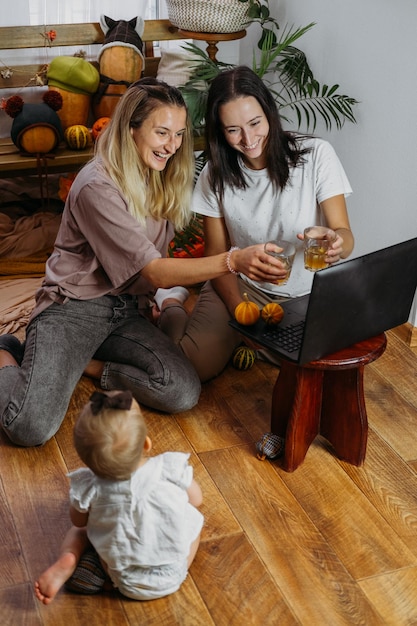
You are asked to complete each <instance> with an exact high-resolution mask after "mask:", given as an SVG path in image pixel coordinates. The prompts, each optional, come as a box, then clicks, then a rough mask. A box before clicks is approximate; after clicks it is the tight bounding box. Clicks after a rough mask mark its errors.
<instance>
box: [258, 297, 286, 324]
mask: <svg viewBox="0 0 417 626" xmlns="http://www.w3.org/2000/svg"><path fill="white" fill-rule="evenodd" d="M261 317H262V319H263V320H264V321H265V322H266V323H267V324H279V322H280V321H281V320H282V318H283V317H284V309H283V308H282V306H281V305H280V304H277V303H276V302H268V304H265V306H264V307H262V311H261Z"/></svg>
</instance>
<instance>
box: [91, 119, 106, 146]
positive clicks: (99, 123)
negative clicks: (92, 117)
mask: <svg viewBox="0 0 417 626" xmlns="http://www.w3.org/2000/svg"><path fill="white" fill-rule="evenodd" d="M109 122H110V118H109V117H99V118H98V120H96V121H95V122H94V124H93V127H92V129H91V135H92V137H93V139H94V141H96V139H97V138H98V137H99V136H100V133H101V132H102V131H103V130H104V129H105V128H106V126H107V124H108V123H109Z"/></svg>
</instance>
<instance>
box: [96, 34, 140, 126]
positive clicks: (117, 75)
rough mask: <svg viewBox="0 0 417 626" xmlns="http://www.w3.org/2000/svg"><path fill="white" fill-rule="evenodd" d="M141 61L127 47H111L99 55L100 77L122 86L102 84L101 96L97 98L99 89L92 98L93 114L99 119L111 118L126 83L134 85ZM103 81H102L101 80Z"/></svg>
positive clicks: (133, 51) (135, 53)
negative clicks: (102, 92) (107, 78)
mask: <svg viewBox="0 0 417 626" xmlns="http://www.w3.org/2000/svg"><path fill="white" fill-rule="evenodd" d="M142 66H143V59H142V57H141V56H140V55H139V54H138V52H137V50H136V49H135V48H133V47H132V48H130V47H128V46H117V45H114V46H111V47H110V48H106V49H104V50H103V51H102V53H101V54H100V76H102V77H103V76H104V77H109V78H111V79H113V80H114V81H116V82H117V81H119V82H120V81H123V83H124V84H119V85H117V84H114V83H113V84H112V83H110V84H107V83H102V84H101V86H100V87H105V92H104V94H103V95H100V97H99V96H98V94H99V93H101V92H100V89H99V90H98V92H97V94H96V95H95V96H94V98H93V112H94V115H95V116H96V117H97V118H99V117H111V116H112V115H113V113H114V111H115V109H116V106H117V105H118V103H119V102H120V98H121V97H122V95H123V94H124V93H125V91H126V89H127V85H126V83H134V82H135V81H136V80H138V79H139V78H140V76H141V73H142ZM102 80H103V79H102Z"/></svg>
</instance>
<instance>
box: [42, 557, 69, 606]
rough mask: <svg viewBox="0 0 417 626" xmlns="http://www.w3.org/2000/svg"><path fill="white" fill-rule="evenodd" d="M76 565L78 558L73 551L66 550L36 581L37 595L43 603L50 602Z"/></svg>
mask: <svg viewBox="0 0 417 626" xmlns="http://www.w3.org/2000/svg"><path fill="white" fill-rule="evenodd" d="M76 566H77V560H76V557H75V554H73V553H72V552H65V553H64V554H63V555H62V556H60V557H59V559H58V560H57V561H55V563H54V564H53V565H51V567H49V568H48V569H47V570H45V571H44V572H43V573H42V574H41V575H40V576H39V579H38V580H37V581H36V582H35V595H36V597H37V598H38V600H40V601H41V602H43V604H50V603H51V602H52V600H53V599H54V598H55V596H56V594H57V593H58V591H59V590H60V589H61V587H62V585H63V584H64V583H65V582H66V581H67V580H68V578H69V577H70V576H71V575H72V574H73V573H74V571H75V568H76Z"/></svg>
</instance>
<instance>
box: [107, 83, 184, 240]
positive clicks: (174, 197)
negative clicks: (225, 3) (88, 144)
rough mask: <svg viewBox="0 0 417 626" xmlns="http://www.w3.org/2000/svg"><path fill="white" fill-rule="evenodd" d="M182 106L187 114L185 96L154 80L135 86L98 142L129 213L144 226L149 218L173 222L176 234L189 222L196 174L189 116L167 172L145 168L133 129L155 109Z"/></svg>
mask: <svg viewBox="0 0 417 626" xmlns="http://www.w3.org/2000/svg"><path fill="white" fill-rule="evenodd" d="M161 106H170V107H179V108H183V109H185V111H187V107H186V105H185V102H184V99H183V97H182V95H181V92H180V91H179V90H178V89H177V88H176V87H172V86H170V85H167V84H166V83H163V82H160V81H157V80H156V79H153V78H144V79H141V80H138V81H137V82H135V83H133V84H132V85H131V86H130V87H129V88H128V89H127V91H126V92H125V94H124V95H123V96H122V98H121V99H120V102H119V104H118V106H117V107H116V109H115V112H114V113H113V116H112V119H111V121H110V123H109V124H108V126H107V127H106V129H105V130H104V131H103V133H102V135H100V139H99V141H97V143H96V154H97V156H99V157H100V158H101V159H102V162H103V164H104V167H105V168H106V170H107V172H108V174H109V176H110V177H111V178H112V180H113V181H114V182H115V183H116V184H117V186H118V187H119V188H120V190H121V192H122V193H123V195H124V196H125V198H126V199H127V202H128V205H129V211H130V212H131V214H132V215H134V216H135V217H136V219H137V220H138V221H140V222H142V223H144V221H145V218H146V217H148V216H150V217H153V218H154V219H156V220H159V219H166V220H169V221H170V222H171V223H172V224H173V225H174V227H175V228H176V229H181V228H184V226H185V225H186V224H187V223H188V221H189V219H190V215H191V214H190V203H191V192H192V184H193V174H194V155H193V142H192V131H191V123H190V119H189V115H188V112H187V119H186V130H185V133H184V135H183V140H182V143H181V146H180V147H179V148H178V150H177V152H176V153H175V154H174V155H172V156H171V157H170V159H169V160H168V162H167V164H166V166H165V169H164V170H162V171H156V170H152V169H150V168H148V167H147V166H145V164H144V163H143V161H142V159H141V158H140V155H139V153H138V150H137V148H136V144H135V141H134V139H133V137H132V134H131V128H140V126H141V125H142V124H143V123H144V121H145V120H146V119H147V118H148V117H149V115H150V114H151V113H152V112H153V111H155V108H156V107H161Z"/></svg>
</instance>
